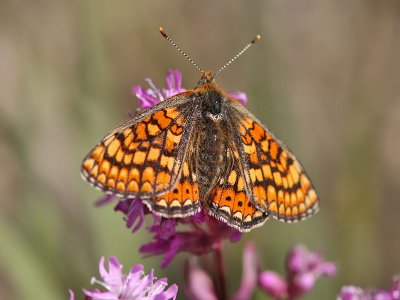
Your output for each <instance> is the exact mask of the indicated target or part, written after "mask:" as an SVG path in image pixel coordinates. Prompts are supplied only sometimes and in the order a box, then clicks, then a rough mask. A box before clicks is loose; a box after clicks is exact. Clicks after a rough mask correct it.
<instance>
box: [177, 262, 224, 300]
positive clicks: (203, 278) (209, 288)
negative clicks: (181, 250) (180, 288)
mask: <svg viewBox="0 0 400 300" xmlns="http://www.w3.org/2000/svg"><path fill="white" fill-rule="evenodd" d="M185 290H186V294H187V295H188V296H189V298H190V299H193V300H217V296H216V294H215V289H214V285H213V282H212V280H211V278H210V277H209V276H208V274H207V273H206V272H204V271H203V270H202V269H200V268H199V267H197V264H196V262H195V261H194V259H189V260H188V261H187V262H186V264H185Z"/></svg>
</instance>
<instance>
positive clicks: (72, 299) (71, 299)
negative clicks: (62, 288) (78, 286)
mask: <svg viewBox="0 0 400 300" xmlns="http://www.w3.org/2000/svg"><path fill="white" fill-rule="evenodd" d="M68 291H69V300H75V294H74V291H73V290H68Z"/></svg>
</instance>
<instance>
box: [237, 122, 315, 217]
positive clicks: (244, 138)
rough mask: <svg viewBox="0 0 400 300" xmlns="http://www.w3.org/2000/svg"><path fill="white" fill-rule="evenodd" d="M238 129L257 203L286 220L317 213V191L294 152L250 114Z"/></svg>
mask: <svg viewBox="0 0 400 300" xmlns="http://www.w3.org/2000/svg"><path fill="white" fill-rule="evenodd" d="M238 129H239V134H240V141H241V143H242V147H241V149H242V151H241V159H242V163H243V164H244V165H246V168H245V176H244V177H245V183H246V187H247V189H248V191H249V193H250V194H251V198H252V199H253V203H254V205H255V206H256V207H258V208H259V209H261V210H263V211H266V212H268V213H270V214H272V215H273V216H274V217H276V218H277V219H279V220H283V221H286V222H291V221H297V220H301V219H303V218H305V217H307V216H308V215H311V214H313V213H314V212H316V211H317V210H318V199H317V194H316V192H315V190H314V188H313V186H312V184H311V182H310V179H309V178H308V176H307V175H306V173H305V171H304V170H303V168H302V167H301V165H300V163H299V162H298V161H297V159H296V158H295V157H294V155H293V154H292V153H290V152H289V151H288V150H287V149H286V147H285V146H283V145H282V143H281V142H280V141H279V140H277V139H276V138H275V137H274V136H273V135H272V133H270V132H269V131H267V130H266V129H264V128H263V127H262V126H261V125H260V124H259V123H258V122H256V121H255V120H253V119H252V118H250V117H245V116H243V118H242V120H241V122H240V124H239V126H238Z"/></svg>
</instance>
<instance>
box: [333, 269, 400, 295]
mask: <svg viewBox="0 0 400 300" xmlns="http://www.w3.org/2000/svg"><path fill="white" fill-rule="evenodd" d="M337 299H338V300H399V299H400V274H399V275H396V276H394V277H393V284H392V287H391V288H390V289H389V290H381V289H378V290H376V289H367V290H364V289H362V288H360V287H358V286H354V285H348V286H344V287H342V290H341V291H340V294H339V296H338V298H337Z"/></svg>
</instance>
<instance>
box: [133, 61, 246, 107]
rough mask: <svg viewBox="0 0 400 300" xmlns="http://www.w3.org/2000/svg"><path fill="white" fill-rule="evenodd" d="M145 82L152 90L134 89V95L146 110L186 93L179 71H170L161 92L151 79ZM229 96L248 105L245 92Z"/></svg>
mask: <svg viewBox="0 0 400 300" xmlns="http://www.w3.org/2000/svg"><path fill="white" fill-rule="evenodd" d="M145 80H146V81H147V83H148V85H149V86H150V88H145V87H142V86H140V85H135V86H134V87H132V94H133V95H135V96H136V98H138V101H139V105H140V106H141V107H142V108H144V109H147V108H151V107H153V106H154V105H156V104H157V103H160V102H161V101H164V100H165V99H168V98H170V97H172V96H175V95H177V94H179V93H182V92H185V91H186V89H185V88H183V87H182V73H181V72H180V71H179V70H172V69H171V70H168V72H167V78H166V85H167V87H166V88H164V89H161V90H160V89H158V88H157V87H156V86H155V85H154V83H153V81H152V80H151V79H150V78H145ZM228 94H229V96H231V97H232V98H235V99H236V100H238V101H239V102H241V103H242V104H243V105H246V104H247V95H246V94H245V93H244V92H240V91H232V92H229V93H228Z"/></svg>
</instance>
